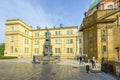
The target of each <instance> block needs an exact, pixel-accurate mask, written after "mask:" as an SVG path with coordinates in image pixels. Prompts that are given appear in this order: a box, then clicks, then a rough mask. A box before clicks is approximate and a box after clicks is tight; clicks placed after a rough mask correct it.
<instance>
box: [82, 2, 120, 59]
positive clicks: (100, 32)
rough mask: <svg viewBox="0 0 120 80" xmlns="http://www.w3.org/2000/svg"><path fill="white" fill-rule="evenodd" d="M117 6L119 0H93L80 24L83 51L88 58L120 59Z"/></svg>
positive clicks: (119, 4)
mask: <svg viewBox="0 0 120 80" xmlns="http://www.w3.org/2000/svg"><path fill="white" fill-rule="evenodd" d="M119 7H120V1H119V0H93V2H92V4H91V6H90V9H89V10H88V12H87V13H86V14H85V18H84V19H83V23H82V25H81V31H83V40H84V43H83V45H84V51H83V53H84V54H87V55H88V58H89V59H92V58H93V57H95V58H96V59H98V60H99V61H101V59H102V58H104V59H105V60H107V61H116V60H120V8H119Z"/></svg>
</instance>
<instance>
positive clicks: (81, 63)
mask: <svg viewBox="0 0 120 80" xmlns="http://www.w3.org/2000/svg"><path fill="white" fill-rule="evenodd" d="M79 61H80V65H83V62H84V58H82V57H81V56H80V57H79ZM87 62H91V64H92V68H96V63H97V60H96V59H95V57H93V58H92V59H91V60H89V59H88V60H87ZM86 71H87V73H89V71H90V66H89V64H87V65H86Z"/></svg>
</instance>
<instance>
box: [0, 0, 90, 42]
mask: <svg viewBox="0 0 120 80" xmlns="http://www.w3.org/2000/svg"><path fill="white" fill-rule="evenodd" d="M91 2H92V0H0V43H4V42H5V23H6V20H10V19H21V20H22V21H23V22H25V23H26V24H28V25H29V26H32V27H33V29H36V26H39V27H41V28H45V27H48V28H51V27H53V26H56V27H59V25H60V24H63V27H67V26H80V24H81V23H82V20H83V18H84V12H86V11H88V9H89V7H90V3H91Z"/></svg>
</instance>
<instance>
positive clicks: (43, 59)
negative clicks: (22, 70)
mask: <svg viewBox="0 0 120 80" xmlns="http://www.w3.org/2000/svg"><path fill="white" fill-rule="evenodd" d="M58 62H60V56H40V55H34V56H33V61H32V63H41V64H49V63H52V64H54V63H58Z"/></svg>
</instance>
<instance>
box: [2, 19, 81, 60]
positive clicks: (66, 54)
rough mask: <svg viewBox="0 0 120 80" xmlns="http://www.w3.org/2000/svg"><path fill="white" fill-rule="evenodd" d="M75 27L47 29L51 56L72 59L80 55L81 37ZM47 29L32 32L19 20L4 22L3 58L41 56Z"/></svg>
mask: <svg viewBox="0 0 120 80" xmlns="http://www.w3.org/2000/svg"><path fill="white" fill-rule="evenodd" d="M77 28H78V27H77V26H70V27H59V28H55V27H53V28H49V29H48V30H49V31H50V33H51V44H52V52H53V56H55V55H57V56H60V57H61V58H74V57H75V56H77V55H80V54H82V47H80V45H81V42H79V41H81V39H82V37H81V36H79V35H82V34H81V33H80V32H78V29H77ZM46 31H47V29H46V28H45V29H40V28H38V29H36V30H33V29H32V28H31V27H30V26H28V25H27V24H26V23H24V22H23V21H21V20H19V19H13V20H7V21H6V41H5V53H4V55H5V56H17V57H19V58H25V57H32V56H33V55H43V54H42V53H43V45H44V43H45V32H46Z"/></svg>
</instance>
